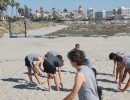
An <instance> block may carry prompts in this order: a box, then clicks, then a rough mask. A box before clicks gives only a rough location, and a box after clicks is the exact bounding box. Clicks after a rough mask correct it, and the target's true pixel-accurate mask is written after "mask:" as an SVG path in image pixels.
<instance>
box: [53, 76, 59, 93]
mask: <svg viewBox="0 0 130 100" xmlns="http://www.w3.org/2000/svg"><path fill="white" fill-rule="evenodd" d="M53 77H54V82H55V85H56V90H57V91H59V85H58V79H57V75H56V74H53Z"/></svg>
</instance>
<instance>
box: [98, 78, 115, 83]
mask: <svg viewBox="0 0 130 100" xmlns="http://www.w3.org/2000/svg"><path fill="white" fill-rule="evenodd" d="M97 81H101V82H107V83H115V81H111V80H107V79H97Z"/></svg>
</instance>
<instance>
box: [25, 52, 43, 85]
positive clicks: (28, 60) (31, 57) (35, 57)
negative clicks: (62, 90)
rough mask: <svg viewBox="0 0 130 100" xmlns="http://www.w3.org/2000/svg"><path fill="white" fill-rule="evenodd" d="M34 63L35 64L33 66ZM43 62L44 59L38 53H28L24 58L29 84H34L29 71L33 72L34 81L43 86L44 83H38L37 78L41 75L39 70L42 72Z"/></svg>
mask: <svg viewBox="0 0 130 100" xmlns="http://www.w3.org/2000/svg"><path fill="white" fill-rule="evenodd" d="M35 61H36V63H35V64H34V62H35ZM43 61H44V58H43V57H42V55H41V54H39V53H30V54H28V55H27V56H26V57H25V65H26V66H27V69H28V77H29V80H30V83H34V82H33V80H32V73H31V71H32V70H33V72H34V76H35V78H36V80H37V81H38V83H39V84H44V82H42V81H40V80H39V77H38V75H41V72H40V70H39V68H41V70H43V69H42V67H41V65H42V63H43Z"/></svg>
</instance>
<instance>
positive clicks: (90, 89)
mask: <svg viewBox="0 0 130 100" xmlns="http://www.w3.org/2000/svg"><path fill="white" fill-rule="evenodd" d="M78 72H80V73H83V75H84V76H85V78H86V82H85V83H83V84H82V86H81V88H80V90H79V92H78V96H79V100H99V97H98V92H97V84H96V79H95V76H94V74H93V71H92V70H91V68H89V67H86V66H85V67H82V68H81V69H80V70H79V71H78Z"/></svg>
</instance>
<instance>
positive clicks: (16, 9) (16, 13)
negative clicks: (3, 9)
mask: <svg viewBox="0 0 130 100" xmlns="http://www.w3.org/2000/svg"><path fill="white" fill-rule="evenodd" d="M17 11H18V9H16V20H17Z"/></svg>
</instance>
